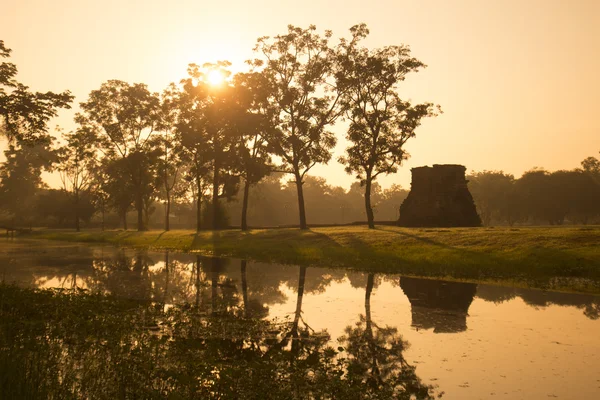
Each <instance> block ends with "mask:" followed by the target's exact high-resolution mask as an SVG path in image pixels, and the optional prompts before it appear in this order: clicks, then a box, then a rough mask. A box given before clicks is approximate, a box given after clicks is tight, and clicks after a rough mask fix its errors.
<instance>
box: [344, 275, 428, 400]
mask: <svg viewBox="0 0 600 400" xmlns="http://www.w3.org/2000/svg"><path fill="white" fill-rule="evenodd" d="M374 282H375V274H373V273H370V274H369V275H368V277H367V285H366V293H365V315H364V316H363V315H360V317H359V321H358V322H357V323H356V325H355V326H354V327H352V326H348V327H346V334H345V335H344V336H342V337H341V338H340V339H338V341H339V342H340V344H341V345H342V346H344V347H345V350H346V352H347V353H348V354H349V356H350V357H349V360H348V380H349V381H350V382H351V385H357V384H361V385H364V387H365V389H366V391H367V392H369V393H374V394H375V395H376V396H375V398H398V399H414V398H416V399H433V398H434V397H433V387H432V386H429V385H425V384H424V383H422V382H421V380H420V379H419V378H418V376H417V374H416V371H415V367H413V366H411V365H409V364H408V362H407V361H406V360H405V359H404V356H403V355H402V353H403V352H404V351H405V350H406V349H407V347H408V342H406V341H404V340H403V339H402V337H401V336H400V335H399V334H398V330H397V329H396V328H393V327H389V326H386V327H380V326H379V325H378V324H376V323H375V322H374V321H373V319H372V317H371V294H372V292H373V287H374Z"/></svg>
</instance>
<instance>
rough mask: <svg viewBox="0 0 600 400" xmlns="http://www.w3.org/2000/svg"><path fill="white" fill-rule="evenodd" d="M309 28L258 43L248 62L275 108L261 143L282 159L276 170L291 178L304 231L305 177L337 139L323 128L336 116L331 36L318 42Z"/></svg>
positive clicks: (338, 111)
mask: <svg viewBox="0 0 600 400" xmlns="http://www.w3.org/2000/svg"><path fill="white" fill-rule="evenodd" d="M316 30H317V29H316V27H315V26H314V25H311V26H309V27H308V28H307V29H302V28H298V27H295V26H292V25H289V26H288V31H287V33H286V34H283V35H277V36H275V37H274V38H269V37H262V38H259V39H258V42H257V45H256V47H255V49H254V50H255V52H256V53H257V56H258V57H259V58H257V59H255V60H253V61H251V65H253V66H254V67H255V68H261V67H264V74H265V76H266V77H267V78H268V79H269V83H270V85H271V88H272V92H271V99H270V101H271V102H272V104H273V106H274V107H275V108H276V110H275V113H274V116H275V121H274V122H275V126H276V127H277V129H276V130H273V131H272V132H271V134H269V136H268V137H267V138H266V139H267V141H268V143H269V149H270V151H271V152H272V153H273V154H275V155H276V156H278V157H280V158H281V164H280V165H279V166H277V167H276V169H277V170H279V171H282V172H285V173H289V174H292V175H293V176H294V182H295V184H296V191H297V195H298V212H299V218H300V229H308V225H307V223H306V210H305V207H304V193H303V190H302V185H303V183H304V177H305V175H306V174H307V172H308V171H310V170H311V168H312V167H314V166H315V165H316V164H319V163H327V162H328V161H329V160H330V159H331V149H332V148H333V147H334V146H335V143H336V138H335V135H334V134H333V132H331V131H329V130H328V128H329V126H330V125H331V124H333V123H334V122H335V120H336V119H337V118H338V117H339V116H340V115H341V113H342V108H341V107H340V103H339V97H340V94H339V93H338V92H337V91H336V90H335V82H334V80H333V78H332V77H333V72H334V61H335V60H334V57H333V53H332V49H331V47H330V46H329V39H330V37H331V32H330V31H326V32H325V34H324V35H323V36H321V35H319V34H318V33H316Z"/></svg>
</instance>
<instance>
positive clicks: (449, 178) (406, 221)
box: [398, 164, 481, 227]
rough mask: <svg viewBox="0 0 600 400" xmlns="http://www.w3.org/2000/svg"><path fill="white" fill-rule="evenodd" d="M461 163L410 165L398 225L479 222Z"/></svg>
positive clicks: (470, 224) (474, 224)
mask: <svg viewBox="0 0 600 400" xmlns="http://www.w3.org/2000/svg"><path fill="white" fill-rule="evenodd" d="M465 171H466V168H465V167H464V166H462V165H451V164H447V165H437V164H436V165H434V166H433V167H429V166H425V167H418V168H413V169H411V172H412V182H411V185H410V193H409V194H408V197H407V198H406V199H405V200H404V202H403V203H402V205H401V206H400V219H399V220H398V225H400V226H409V227H451V226H481V219H480V218H479V215H477V210H476V208H475V203H474V202H473V197H472V196H471V192H469V188H468V187H467V182H468V181H467V179H466V178H465Z"/></svg>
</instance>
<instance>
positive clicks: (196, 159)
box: [176, 61, 239, 230]
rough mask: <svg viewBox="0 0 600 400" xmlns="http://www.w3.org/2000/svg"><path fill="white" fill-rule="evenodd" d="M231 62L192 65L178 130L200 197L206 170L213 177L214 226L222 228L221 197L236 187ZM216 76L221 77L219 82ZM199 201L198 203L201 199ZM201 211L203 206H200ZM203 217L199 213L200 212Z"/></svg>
mask: <svg viewBox="0 0 600 400" xmlns="http://www.w3.org/2000/svg"><path fill="white" fill-rule="evenodd" d="M229 66H230V63H229V62H227V61H219V62H217V63H215V64H212V63H206V64H203V65H202V66H199V65H196V64H190V66H189V68H188V73H189V78H188V79H185V80H183V81H182V83H183V91H182V94H181V100H180V115H179V120H178V122H177V125H176V126H177V130H178V131H179V132H180V134H181V137H182V143H183V146H185V148H186V149H187V150H188V152H189V153H190V154H191V158H192V159H193V164H194V168H193V172H194V174H195V178H196V179H195V180H196V181H197V182H196V191H197V193H199V196H198V200H200V199H201V198H202V196H201V194H202V193H203V191H202V189H203V187H204V184H203V182H202V181H203V180H204V179H205V177H206V172H207V169H208V170H209V171H210V174H211V178H212V185H211V186H212V189H211V197H212V200H211V214H210V215H211V227H212V229H214V230H216V229H220V228H221V226H220V223H219V222H220V218H219V217H218V216H219V215H220V213H221V210H220V208H219V199H221V198H231V197H232V196H233V195H234V194H235V192H236V189H237V179H238V178H237V175H236V174H235V172H234V170H235V168H236V163H237V155H236V152H235V150H236V148H237V146H236V145H237V137H236V127H237V126H236V121H235V118H237V117H238V116H239V102H238V99H237V97H236V95H237V94H236V93H235V88H234V87H233V85H232V84H231V83H230V82H228V81H227V80H226V78H227V77H228V76H229V75H230V72H229V70H228V69H227V68H228V67H229ZM215 76H220V77H222V81H221V82H216V80H214V79H213V78H214V77H215ZM198 204H199V202H198ZM198 211H200V205H198ZM198 218H199V219H200V215H198Z"/></svg>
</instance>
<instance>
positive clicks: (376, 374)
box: [365, 273, 381, 382]
mask: <svg viewBox="0 0 600 400" xmlns="http://www.w3.org/2000/svg"><path fill="white" fill-rule="evenodd" d="M374 278H375V274H373V273H371V274H369V275H368V277H367V290H366V293H365V334H366V339H367V345H368V346H369V353H370V356H371V375H372V377H373V378H374V379H375V381H376V382H380V381H381V376H380V371H379V365H378V360H377V355H378V349H377V346H376V345H375V340H374V337H373V320H372V319H371V293H372V292H373V284H374V280H375V279H374Z"/></svg>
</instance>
